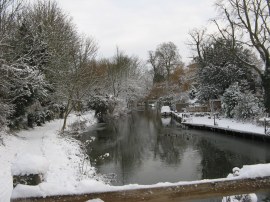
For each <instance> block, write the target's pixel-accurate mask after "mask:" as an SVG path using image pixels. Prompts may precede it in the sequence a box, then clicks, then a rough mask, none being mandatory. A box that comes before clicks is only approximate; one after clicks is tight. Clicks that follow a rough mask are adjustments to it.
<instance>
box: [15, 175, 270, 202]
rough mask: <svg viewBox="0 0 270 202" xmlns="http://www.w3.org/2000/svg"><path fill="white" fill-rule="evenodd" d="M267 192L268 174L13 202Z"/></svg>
mask: <svg viewBox="0 0 270 202" xmlns="http://www.w3.org/2000/svg"><path fill="white" fill-rule="evenodd" d="M89 191H91V190H89ZM269 191H270V176H269V177H263V178H254V179H226V180H219V179H216V180H211V181H210V182H207V181H199V183H191V184H186V185H175V186H168V187H157V188H145V189H136V190H122V191H112V192H100V193H89V194H84V195H70V196H53V197H46V198H27V199H16V200H12V202H33V201H36V202H53V201H55V202H62V201H65V202H85V201H87V200H90V199H95V198H100V199H102V200H103V201H105V202H138V201H147V202H165V201H166V202H167V201H168V202H179V201H188V200H193V199H204V198H212V197H222V196H230V195H238V194H245V193H258V192H269Z"/></svg>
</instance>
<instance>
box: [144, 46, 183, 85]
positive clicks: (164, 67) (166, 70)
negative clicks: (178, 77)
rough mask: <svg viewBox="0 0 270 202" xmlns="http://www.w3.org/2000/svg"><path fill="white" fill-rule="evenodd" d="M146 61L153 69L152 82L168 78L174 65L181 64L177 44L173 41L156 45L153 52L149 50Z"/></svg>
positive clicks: (174, 67)
mask: <svg viewBox="0 0 270 202" xmlns="http://www.w3.org/2000/svg"><path fill="white" fill-rule="evenodd" d="M148 62H149V63H150V64H151V66H152V68H153V70H154V82H160V81H164V80H165V79H166V80H167V82H169V80H170V75H171V73H172V71H173V70H174V69H176V67H179V66H183V62H182V61H181V56H180V55H179V52H178V49H177V46H176V45H175V44H174V43H173V42H167V43H166V42H164V43H161V44H159V45H158V47H157V48H156V50H155V52H153V51H149V58H148Z"/></svg>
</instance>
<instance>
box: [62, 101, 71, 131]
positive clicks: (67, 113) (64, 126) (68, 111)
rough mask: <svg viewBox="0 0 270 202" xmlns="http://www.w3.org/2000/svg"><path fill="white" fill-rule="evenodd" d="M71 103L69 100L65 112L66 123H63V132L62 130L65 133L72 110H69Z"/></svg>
mask: <svg viewBox="0 0 270 202" xmlns="http://www.w3.org/2000/svg"><path fill="white" fill-rule="evenodd" d="M70 101H71V100H68V103H67V107H66V111H65V115H64V123H63V126H62V130H61V131H62V132H64V130H65V129H66V126H67V117H68V115H69V113H70V110H69V106H70Z"/></svg>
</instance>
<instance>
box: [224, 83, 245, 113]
mask: <svg viewBox="0 0 270 202" xmlns="http://www.w3.org/2000/svg"><path fill="white" fill-rule="evenodd" d="M241 96H242V93H241V91H240V87H239V85H238V82H236V83H233V84H232V85H230V87H229V88H227V89H226V90H225V92H224V94H223V97H222V109H223V111H224V114H225V116H226V117H229V118H232V117H233V109H234V108H235V106H236V105H237V104H238V102H239V99H240V97H241Z"/></svg>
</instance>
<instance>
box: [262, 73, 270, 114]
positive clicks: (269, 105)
mask: <svg viewBox="0 0 270 202" xmlns="http://www.w3.org/2000/svg"><path fill="white" fill-rule="evenodd" d="M262 84H263V88H264V105H265V108H266V112H267V113H270V72H268V71H266V72H265V74H264V76H263V78H262Z"/></svg>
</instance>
